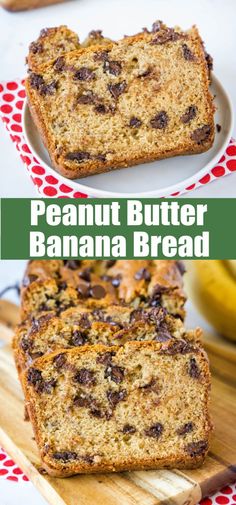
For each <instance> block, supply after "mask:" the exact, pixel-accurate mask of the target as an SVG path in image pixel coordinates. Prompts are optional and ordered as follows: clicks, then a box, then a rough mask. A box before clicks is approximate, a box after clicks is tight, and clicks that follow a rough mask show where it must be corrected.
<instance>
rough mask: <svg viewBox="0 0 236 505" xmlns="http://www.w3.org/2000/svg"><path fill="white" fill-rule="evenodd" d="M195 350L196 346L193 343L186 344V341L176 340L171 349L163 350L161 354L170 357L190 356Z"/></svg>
mask: <svg viewBox="0 0 236 505" xmlns="http://www.w3.org/2000/svg"><path fill="white" fill-rule="evenodd" d="M193 350H194V346H193V344H191V342H186V341H185V340H175V341H173V343H172V344H171V345H170V346H169V347H166V348H163V349H161V351H160V353H161V354H166V355H168V356H174V355H175V354H188V353H189V352H192V351H193ZM193 359H194V358H193ZM190 361H191V360H190Z"/></svg>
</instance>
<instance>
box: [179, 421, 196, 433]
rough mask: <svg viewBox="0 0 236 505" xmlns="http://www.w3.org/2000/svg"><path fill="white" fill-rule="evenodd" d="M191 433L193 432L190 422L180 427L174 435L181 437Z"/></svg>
mask: <svg viewBox="0 0 236 505" xmlns="http://www.w3.org/2000/svg"><path fill="white" fill-rule="evenodd" d="M191 431H193V423H191V422H190V423H186V424H184V425H183V426H181V427H180V428H179V429H178V430H177V432H176V433H177V434H178V435H180V436H183V435H186V434H187V433H191Z"/></svg>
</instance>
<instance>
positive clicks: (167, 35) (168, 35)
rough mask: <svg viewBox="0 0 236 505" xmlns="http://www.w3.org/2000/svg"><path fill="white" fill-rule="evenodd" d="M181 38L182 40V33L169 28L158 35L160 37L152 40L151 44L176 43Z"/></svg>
mask: <svg viewBox="0 0 236 505" xmlns="http://www.w3.org/2000/svg"><path fill="white" fill-rule="evenodd" d="M180 38H182V35H181V34H180V33H178V32H175V31H174V29H173V28H168V29H167V30H165V31H163V32H160V33H158V35H157V36H155V37H154V38H153V39H152V41H151V44H152V45H156V44H166V43H167V42H175V41H176V40H179V39H180Z"/></svg>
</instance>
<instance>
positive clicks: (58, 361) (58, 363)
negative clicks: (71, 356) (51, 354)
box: [53, 353, 66, 370]
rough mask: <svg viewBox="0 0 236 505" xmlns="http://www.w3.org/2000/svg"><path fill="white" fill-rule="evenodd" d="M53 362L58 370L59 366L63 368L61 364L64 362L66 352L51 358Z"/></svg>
mask: <svg viewBox="0 0 236 505" xmlns="http://www.w3.org/2000/svg"><path fill="white" fill-rule="evenodd" d="M53 363H54V365H55V367H56V369H57V370H60V368H63V366H64V365H65V364H66V354H64V353H63V354H57V356H55V358H54V359H53Z"/></svg>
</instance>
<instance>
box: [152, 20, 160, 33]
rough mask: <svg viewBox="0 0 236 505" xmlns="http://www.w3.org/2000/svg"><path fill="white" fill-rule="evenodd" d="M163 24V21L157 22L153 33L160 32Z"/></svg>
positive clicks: (153, 26) (153, 25)
mask: <svg viewBox="0 0 236 505" xmlns="http://www.w3.org/2000/svg"><path fill="white" fill-rule="evenodd" d="M161 25H162V22H161V21H159V20H158V21H155V23H153V24H152V33H156V32H159V31H160V29H161Z"/></svg>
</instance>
